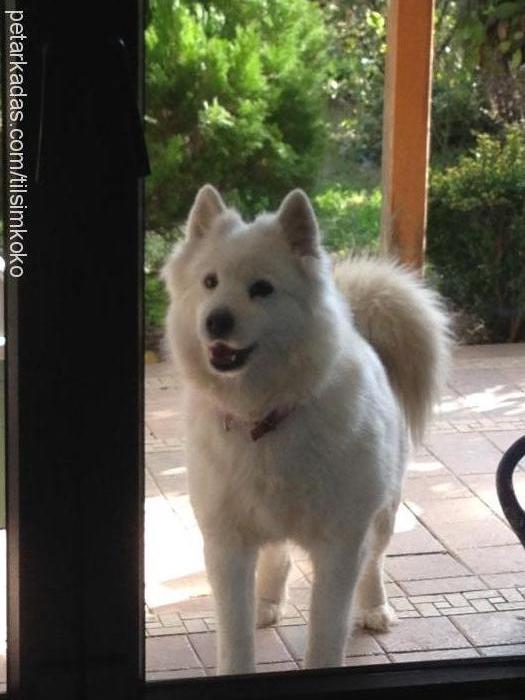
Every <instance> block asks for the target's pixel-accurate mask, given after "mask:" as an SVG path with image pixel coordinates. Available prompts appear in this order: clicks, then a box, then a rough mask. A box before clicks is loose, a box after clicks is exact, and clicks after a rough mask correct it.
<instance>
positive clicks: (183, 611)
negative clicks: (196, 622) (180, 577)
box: [158, 595, 215, 620]
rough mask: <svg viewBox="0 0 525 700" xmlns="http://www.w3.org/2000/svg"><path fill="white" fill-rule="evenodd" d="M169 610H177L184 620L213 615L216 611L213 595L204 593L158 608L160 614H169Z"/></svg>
mask: <svg viewBox="0 0 525 700" xmlns="http://www.w3.org/2000/svg"><path fill="white" fill-rule="evenodd" d="M163 611H164V612H163ZM169 611H173V612H177V613H178V614H179V615H180V617H181V619H182V620H189V619H192V618H197V617H202V618H204V617H211V616H212V615H213V614H214V612H215V606H214V603H213V598H212V597H211V595H203V596H198V597H195V598H188V599H187V600H181V601H180V602H178V603H176V604H175V605H173V606H170V607H165V608H159V609H158V612H159V614H160V615H162V614H167V613H168V612H169Z"/></svg>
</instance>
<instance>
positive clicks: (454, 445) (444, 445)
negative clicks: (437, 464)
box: [425, 433, 501, 475]
mask: <svg viewBox="0 0 525 700" xmlns="http://www.w3.org/2000/svg"><path fill="white" fill-rule="evenodd" d="M425 445H426V447H427V448H428V449H429V450H430V452H431V453H432V454H434V455H435V456H436V458H437V459H438V460H440V461H441V462H442V463H443V464H444V465H445V466H447V467H448V468H449V469H450V470H451V471H452V472H454V473H455V474H457V475H458V474H484V473H491V474H493V473H495V471H496V469H497V466H498V464H499V461H500V459H501V452H500V451H499V450H498V449H497V448H496V447H495V446H494V445H493V444H492V442H490V440H488V439H487V438H486V437H485V435H483V434H481V433H461V434H459V433H451V434H443V435H431V437H430V438H428V439H427V440H426V441H425Z"/></svg>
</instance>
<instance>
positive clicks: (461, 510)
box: [418, 496, 494, 527]
mask: <svg viewBox="0 0 525 700" xmlns="http://www.w3.org/2000/svg"><path fill="white" fill-rule="evenodd" d="M418 517H419V518H421V520H423V522H425V523H427V524H428V525H431V526H432V525H439V524H440V523H461V522H467V521H469V522H472V521H478V520H484V519H490V518H491V517H494V516H493V514H492V513H491V511H490V509H489V508H488V507H487V506H486V505H485V504H484V503H482V502H481V500H480V499H479V498H476V497H475V496H471V497H469V498H452V499H450V500H446V501H431V502H427V503H426V504H424V505H423V506H422V508H421V509H419V511H418ZM477 525H478V523H477V522H476V527H477Z"/></svg>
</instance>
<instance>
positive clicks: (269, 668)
mask: <svg viewBox="0 0 525 700" xmlns="http://www.w3.org/2000/svg"><path fill="white" fill-rule="evenodd" d="M298 670H299V665H298V664H297V663H296V662H295V661H281V662H278V663H261V664H255V671H256V673H276V672H279V673H282V672H283V671H298ZM206 675H207V676H216V675H217V669H216V668H215V667H214V666H212V667H207V668H206Z"/></svg>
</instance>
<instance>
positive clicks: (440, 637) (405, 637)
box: [378, 617, 470, 653]
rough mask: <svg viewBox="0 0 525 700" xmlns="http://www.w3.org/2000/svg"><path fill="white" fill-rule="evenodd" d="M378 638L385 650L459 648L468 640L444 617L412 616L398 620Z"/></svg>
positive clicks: (468, 643) (464, 645) (465, 644)
mask: <svg viewBox="0 0 525 700" xmlns="http://www.w3.org/2000/svg"><path fill="white" fill-rule="evenodd" d="M378 640H379V641H380V643H381V645H382V646H383V647H384V649H385V650H386V651H387V652H389V653H390V652H402V651H431V650H435V649H460V648H464V647H468V646H470V642H468V641H467V639H466V638H465V637H464V636H463V635H462V634H461V633H460V632H459V631H458V630H457V628H456V627H455V626H454V625H453V624H452V622H450V620H448V619H447V618H444V617H435V618H413V619H407V620H403V621H402V622H400V623H399V624H398V625H396V626H394V627H392V628H391V629H390V631H389V632H388V633H386V634H381V635H378Z"/></svg>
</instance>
